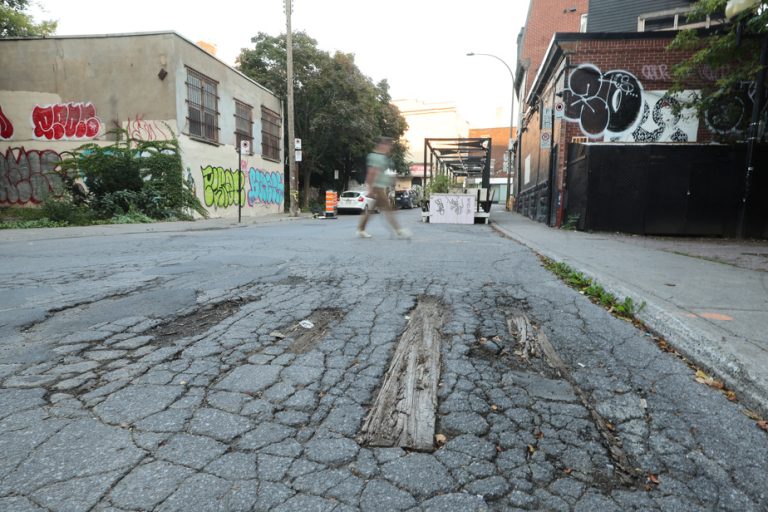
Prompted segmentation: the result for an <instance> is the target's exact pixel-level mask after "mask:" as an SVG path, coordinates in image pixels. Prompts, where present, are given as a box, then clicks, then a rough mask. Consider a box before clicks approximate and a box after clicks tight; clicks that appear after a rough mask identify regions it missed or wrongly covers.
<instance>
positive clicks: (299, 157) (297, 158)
mask: <svg viewBox="0 0 768 512" xmlns="http://www.w3.org/2000/svg"><path fill="white" fill-rule="evenodd" d="M295 154H296V161H297V162H301V150H300V149H297V150H296V153H295Z"/></svg>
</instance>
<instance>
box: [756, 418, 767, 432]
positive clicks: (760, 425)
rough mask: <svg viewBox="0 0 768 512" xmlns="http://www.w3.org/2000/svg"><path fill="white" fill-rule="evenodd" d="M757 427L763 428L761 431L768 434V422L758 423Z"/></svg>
mask: <svg viewBox="0 0 768 512" xmlns="http://www.w3.org/2000/svg"><path fill="white" fill-rule="evenodd" d="M757 426H758V428H761V429H763V430H765V431H766V432H768V421H765V420H763V421H758V422H757Z"/></svg>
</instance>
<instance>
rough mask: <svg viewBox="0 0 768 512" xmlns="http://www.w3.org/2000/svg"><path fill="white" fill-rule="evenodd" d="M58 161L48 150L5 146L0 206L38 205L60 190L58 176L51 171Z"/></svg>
mask: <svg viewBox="0 0 768 512" xmlns="http://www.w3.org/2000/svg"><path fill="white" fill-rule="evenodd" d="M59 162H61V157H60V156H59V154H58V153H56V152H55V151H51V150H43V151H37V150H26V149H24V148H23V147H22V148H8V149H6V150H5V154H0V205H4V206H5V205H32V204H39V203H42V202H43V200H45V198H46V197H49V196H53V197H56V196H57V194H58V193H60V191H61V185H62V183H61V178H60V177H59V175H58V174H56V173H55V172H54V171H55V169H56V167H57V166H58V165H59Z"/></svg>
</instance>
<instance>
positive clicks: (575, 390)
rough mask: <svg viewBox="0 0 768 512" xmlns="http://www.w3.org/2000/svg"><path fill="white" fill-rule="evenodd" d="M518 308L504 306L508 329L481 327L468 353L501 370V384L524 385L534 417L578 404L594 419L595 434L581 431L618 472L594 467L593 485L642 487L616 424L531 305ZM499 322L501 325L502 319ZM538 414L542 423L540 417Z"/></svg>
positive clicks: (534, 446)
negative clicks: (568, 362) (595, 400)
mask: <svg viewBox="0 0 768 512" xmlns="http://www.w3.org/2000/svg"><path fill="white" fill-rule="evenodd" d="M519 306H520V307H514V306H511V307H504V308H502V313H503V316H504V321H505V322H504V323H506V332H504V333H498V332H492V333H491V332H486V333H485V335H484V336H483V331H482V330H479V331H478V332H476V336H477V339H476V342H475V343H474V344H473V345H472V346H471V347H470V350H469V353H468V355H469V357H470V358H480V359H484V360H485V361H488V363H489V364H490V365H491V368H492V369H493V370H495V371H497V372H499V373H500V374H501V379H500V380H501V383H502V384H506V385H508V386H512V387H519V388H522V389H524V390H525V393H526V394H527V396H528V397H529V398H530V400H531V402H532V404H533V405H532V408H531V409H530V410H531V412H533V413H534V417H537V411H542V410H544V411H547V412H546V413H545V414H544V417H546V416H563V415H567V414H569V413H567V412H559V410H560V409H562V411H574V410H575V409H574V407H577V408H578V409H580V410H581V411H582V413H581V415H582V416H583V418H582V419H583V420H589V425H590V426H591V427H594V429H595V430H594V431H592V433H589V432H586V431H584V430H582V431H580V432H578V434H579V436H580V437H581V439H582V440H583V441H590V440H593V441H597V442H599V443H600V444H601V445H602V446H603V447H604V449H605V455H606V456H607V458H608V461H609V462H610V464H609V466H608V467H609V468H611V471H612V473H613V478H612V479H610V478H605V477H606V476H607V475H606V474H605V472H604V470H602V469H601V470H597V468H595V470H594V471H592V474H591V475H590V477H589V478H588V479H589V480H591V482H592V483H593V485H598V486H602V487H611V486H613V483H611V482H615V483H618V484H620V485H621V486H624V487H632V486H637V485H639V484H640V483H641V478H642V477H641V475H640V474H639V471H638V470H637V469H636V466H635V464H633V461H632V460H631V459H630V458H629V457H628V456H627V454H626V453H625V451H624V449H623V446H622V442H621V439H620V438H619V436H618V434H617V432H616V430H615V427H614V426H613V425H612V424H611V423H610V422H608V421H607V420H606V419H605V418H603V417H602V416H601V415H600V414H599V413H598V412H597V410H596V408H595V404H594V403H592V400H591V398H590V396H589V394H588V393H586V392H585V391H584V390H583V389H582V388H581V386H580V385H579V383H578V381H577V380H576V379H575V378H574V377H573V375H572V373H571V371H570V369H569V368H568V367H567V365H566V364H565V362H564V361H563V360H562V358H561V357H560V355H559V354H558V352H557V350H556V349H555V348H554V346H553V345H552V343H551V342H550V341H549V339H548V338H547V336H546V334H545V333H544V332H543V330H542V329H541V328H540V327H539V326H538V325H537V323H536V322H534V321H532V320H531V317H530V316H529V314H528V311H527V307H525V305H524V304H521V305H519ZM496 323H499V319H497V322H496ZM538 417H539V423H540V422H541V416H538ZM563 417H565V416H563ZM561 421H564V420H563V419H562V418H559V419H557V420H556V422H555V423H557V422H561ZM566 423H567V422H566ZM585 425H586V424H585ZM542 428H543V427H542V425H541V424H538V423H537V424H535V426H533V427H532V432H531V433H532V434H533V437H534V439H535V440H534V441H533V442H531V444H528V445H527V446H523V447H521V449H524V450H526V452H527V453H526V456H527V458H531V456H532V455H533V454H534V453H535V452H536V451H538V450H539V444H541V440H542V438H543V433H542ZM549 428H550V429H551V430H553V431H555V432H557V430H558V428H560V429H562V428H564V425H560V426H559V427H558V426H557V425H555V424H553V425H549ZM588 430H591V428H590V429H588ZM590 438H591V439H590ZM557 442H558V441H556V443H555V444H557ZM544 444H546V443H544ZM545 457H546V459H547V460H548V461H550V462H551V463H552V464H553V465H555V466H556V467H561V469H562V470H563V471H564V472H565V473H566V474H570V472H571V471H572V470H573V469H572V468H570V467H569V466H568V463H567V462H563V461H560V460H558V457H559V456H558V455H557V454H546V456H545Z"/></svg>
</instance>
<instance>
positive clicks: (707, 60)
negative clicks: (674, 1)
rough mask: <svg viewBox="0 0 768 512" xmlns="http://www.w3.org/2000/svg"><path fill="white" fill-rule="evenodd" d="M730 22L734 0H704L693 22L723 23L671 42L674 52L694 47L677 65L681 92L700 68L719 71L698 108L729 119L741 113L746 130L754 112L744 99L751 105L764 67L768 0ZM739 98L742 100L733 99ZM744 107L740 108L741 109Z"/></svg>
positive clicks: (693, 14)
mask: <svg viewBox="0 0 768 512" xmlns="http://www.w3.org/2000/svg"><path fill="white" fill-rule="evenodd" d="M758 3H759V5H758V6H756V7H755V8H751V9H747V10H745V11H743V12H741V13H740V14H738V15H737V16H736V17H735V18H733V19H731V20H727V19H726V17H725V9H726V5H727V4H728V0H699V1H698V2H696V3H695V4H694V6H693V11H692V12H691V13H690V14H689V15H688V20H689V21H697V20H704V19H706V18H707V17H709V19H710V20H712V21H715V22H720V23H722V24H719V25H715V26H714V27H713V28H712V29H710V30H707V31H700V30H696V29H691V30H683V31H681V32H680V33H678V34H677V36H676V37H675V39H674V40H673V41H672V43H671V44H670V49H673V50H689V51H691V52H692V54H691V56H690V57H689V58H687V59H685V60H684V61H682V62H680V63H679V64H678V65H676V66H675V67H674V69H673V73H674V77H675V82H676V83H675V86H674V89H675V90H683V89H685V88H686V86H685V84H686V82H687V81H688V80H689V79H690V77H692V76H695V75H696V73H698V72H699V70H700V69H702V68H705V67H708V68H709V69H711V70H714V72H715V73H714V74H715V75H716V76H717V79H716V80H715V81H714V82H712V84H711V86H710V87H707V88H705V89H703V90H702V94H701V96H700V97H699V98H697V100H696V104H695V106H696V107H697V108H698V110H699V112H700V113H701V114H705V115H709V116H713V115H715V116H719V117H721V118H723V119H725V118H728V117H729V116H730V117H734V118H735V117H736V116H741V117H742V123H741V126H740V128H746V123H748V121H749V115H746V116H745V115H743V114H744V112H743V111H742V110H741V109H740V108H736V107H738V106H740V104H741V103H742V102H743V103H751V100H750V99H749V95H750V86H752V84H754V81H755V79H756V76H757V72H758V68H759V56H760V46H761V42H762V40H763V39H764V38H765V37H768V0H761V1H760V2H758ZM734 98H738V99H739V100H738V101H737V102H734V101H733V99H734ZM737 110H738V111H737Z"/></svg>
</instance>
